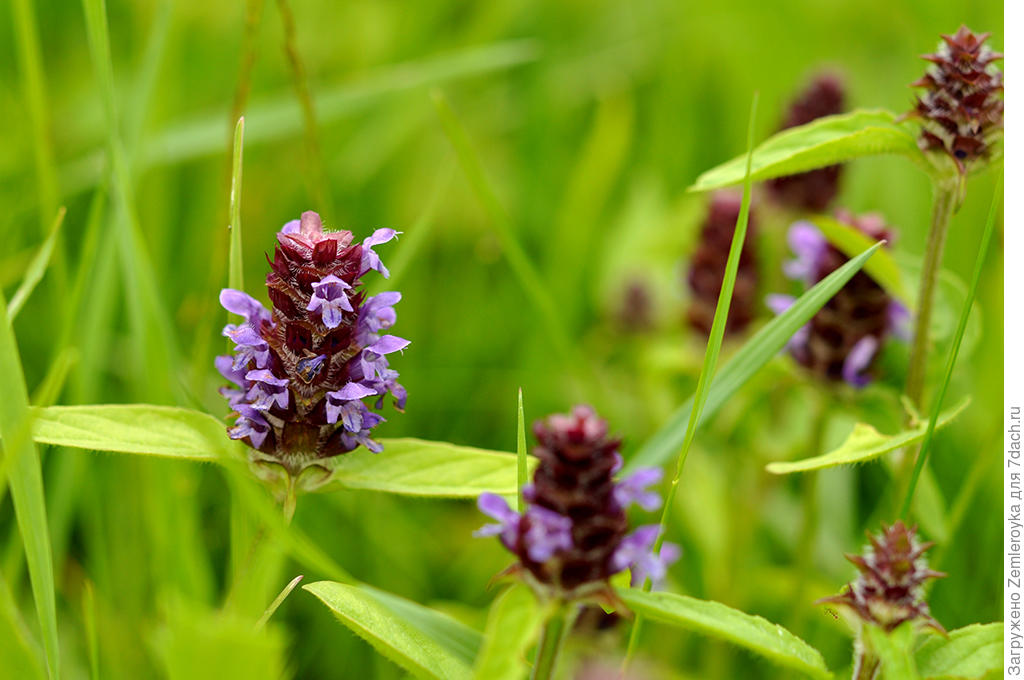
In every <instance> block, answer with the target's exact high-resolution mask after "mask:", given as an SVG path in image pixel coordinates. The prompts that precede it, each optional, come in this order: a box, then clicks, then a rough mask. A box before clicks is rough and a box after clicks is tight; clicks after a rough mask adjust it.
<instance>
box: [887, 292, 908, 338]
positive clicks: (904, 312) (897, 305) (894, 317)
mask: <svg viewBox="0 0 1024 680" xmlns="http://www.w3.org/2000/svg"><path fill="white" fill-rule="evenodd" d="M885 313H886V317H887V320H888V323H889V332H890V333H892V334H893V335H894V336H895V337H897V338H899V339H900V340H902V341H903V342H910V340H911V339H912V335H911V328H910V310H909V309H907V308H906V306H904V305H903V303H901V302H899V301H897V300H893V301H891V302H890V303H889V307H888V309H886V310H885Z"/></svg>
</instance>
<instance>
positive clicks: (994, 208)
mask: <svg viewBox="0 0 1024 680" xmlns="http://www.w3.org/2000/svg"><path fill="white" fill-rule="evenodd" d="M1001 191H1002V179H1000V181H999V182H997V184H996V191H995V194H994V195H993V196H992V205H991V207H990V208H989V212H988V220H987V221H986V223H985V231H984V232H983V233H982V236H981V244H980V245H979V246H978V255H977V257H976V258H975V262H974V274H973V275H972V276H971V287H970V289H969V290H968V293H967V299H966V300H964V306H963V309H962V310H961V312H960V321H959V323H958V324H957V327H956V334H955V335H954V337H953V346H952V347H950V349H949V355H948V357H947V358H946V368H945V371H944V374H943V377H942V384H941V385H940V387H939V391H938V394H936V395H935V400H934V402H933V403H932V411H931V417H930V418H929V419H928V429H927V430H925V433H924V439H923V440H922V442H921V448H920V450H919V452H918V454H917V460H916V461H915V462H914V468H913V471H912V472H911V475H910V482H909V484H908V485H907V491H906V495H905V496H904V498H903V505H902V506H901V507H900V513H899V516H900V517H904V518H905V517H906V516H907V514H908V513H909V512H910V504H911V502H912V501H913V499H914V490H915V489H916V488H917V481H918V479H920V477H921V471H922V470H923V469H924V466H925V464H926V463H927V461H928V454H929V452H930V450H929V447H930V446H931V443H932V438H933V437H934V435H935V425H936V423H937V422H938V420H939V411H940V410H941V408H942V400H943V399H944V398H945V397H946V391H947V390H948V389H949V381H950V379H951V378H952V376H953V367H954V366H955V365H956V359H957V356H958V355H959V353H960V345H961V344H962V343H963V339H964V332H965V331H966V330H967V320H968V319H969V318H970V316H971V307H973V306H974V298H975V297H977V294H978V282H979V281H980V280H981V272H982V269H984V267H985V253H987V252H988V246H989V242H990V241H991V240H992V232H993V231H994V230H995V223H996V215H997V213H998V209H999V199H1000V196H1001ZM940 248H941V246H940ZM919 330H920V329H919Z"/></svg>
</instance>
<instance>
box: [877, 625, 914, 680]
mask: <svg viewBox="0 0 1024 680" xmlns="http://www.w3.org/2000/svg"><path fill="white" fill-rule="evenodd" d="M864 637H865V643H866V644H867V645H868V647H869V648H870V649H872V650H874V652H875V654H877V655H878V658H879V660H880V661H881V662H882V664H881V673H879V675H878V678H879V680H919V678H920V677H921V676H920V675H918V673H917V668H916V666H915V665H914V656H913V648H914V626H913V624H912V623H904V624H903V625H901V626H900V627H898V628H897V629H896V630H894V631H892V632H889V633H887V632H885V631H884V630H882V629H881V628H879V627H878V626H864Z"/></svg>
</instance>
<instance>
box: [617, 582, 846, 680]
mask: <svg viewBox="0 0 1024 680" xmlns="http://www.w3.org/2000/svg"><path fill="white" fill-rule="evenodd" d="M616 592H617V593H618V595H619V597H621V598H622V600H623V602H625V603H626V604H627V605H629V608H630V609H631V610H632V611H633V612H634V613H635V614H638V615H641V614H642V615H643V616H644V617H646V618H649V619H651V620H653V621H660V622H661V623H665V624H668V625H670V626H675V627H677V628H683V629H685V630H692V631H696V632H698V633H702V634H704V635H707V636H709V637H713V638H717V639H719V640H725V641H727V642H731V643H733V644H735V645H739V646H740V647H744V648H745V649H748V650H750V651H752V652H754V653H755V654H758V655H760V656H763V657H765V658H766V659H768V660H769V661H772V662H774V663H776V664H779V665H780V666H785V667H786V668H789V669H792V670H796V671H799V672H801V673H803V674H805V675H808V676H810V677H813V678H830V677H832V674H831V673H830V672H829V670H828V667H826V666H825V660H824V659H823V658H822V656H821V654H820V653H819V652H818V650H816V649H814V648H813V647H811V646H810V645H809V644H807V643H806V642H804V641H803V640H801V639H800V638H798V637H797V636H795V635H793V634H792V633H790V632H789V631H788V630H786V629H785V628H783V627H782V626H779V625H778V624H774V623H771V622H770V621H767V620H766V619H763V618H761V617H760V616H753V615H751V614H746V613H744V612H741V611H739V610H738V609H733V608H732V607H727V606H726V605H724V604H722V603H720V602H712V601H709V600H698V599H697V598H694V597H687V596H686V595H676V594H674V593H665V592H655V593H647V592H644V591H642V590H638V589H636V588H619V589H617V590H616Z"/></svg>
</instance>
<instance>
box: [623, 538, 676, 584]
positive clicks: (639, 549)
mask: <svg viewBox="0 0 1024 680" xmlns="http://www.w3.org/2000/svg"><path fill="white" fill-rule="evenodd" d="M660 533H661V527H660V526H659V525H657V524H647V525H644V526H642V527H638V528H637V529H636V531H634V532H633V533H631V534H629V535H628V536H626V537H625V538H624V539H622V543H620V544H619V549H618V550H616V551H615V554H614V555H613V556H612V566H613V568H614V569H616V570H618V571H622V570H624V569H626V568H627V567H628V568H629V569H630V571H631V573H630V584H631V585H633V586H634V587H638V586H640V585H642V584H643V582H644V581H645V580H647V579H651V582H652V583H655V584H658V583H661V582H662V581H663V580H664V579H665V575H666V574H667V573H668V567H669V565H671V564H672V563H673V562H675V561H676V560H678V559H679V555H680V550H679V546H677V545H675V544H674V543H665V544H664V545H662V547H661V552H660V553H659V554H657V555H656V554H654V551H653V548H654V543H655V541H657V540H658V535H659V534H660Z"/></svg>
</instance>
